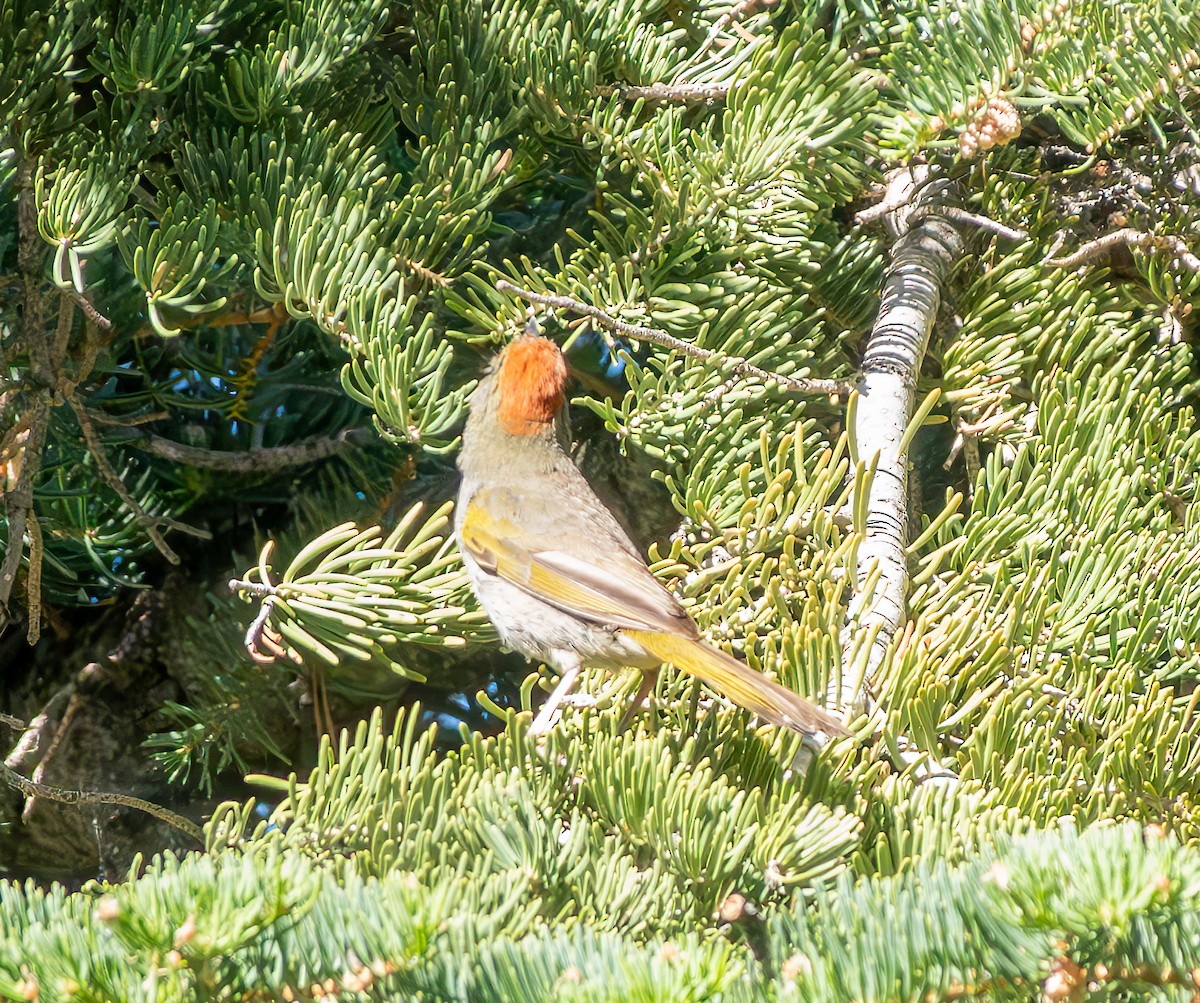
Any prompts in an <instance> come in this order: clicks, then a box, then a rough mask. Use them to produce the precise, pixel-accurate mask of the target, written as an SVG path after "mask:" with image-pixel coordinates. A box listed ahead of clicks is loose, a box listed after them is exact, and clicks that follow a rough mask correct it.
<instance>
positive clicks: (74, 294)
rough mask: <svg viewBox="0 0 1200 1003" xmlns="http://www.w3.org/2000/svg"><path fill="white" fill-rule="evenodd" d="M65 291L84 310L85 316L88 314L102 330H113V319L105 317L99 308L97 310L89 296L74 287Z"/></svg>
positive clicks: (89, 318)
mask: <svg viewBox="0 0 1200 1003" xmlns="http://www.w3.org/2000/svg"><path fill="white" fill-rule="evenodd" d="M65 292H66V294H67V295H68V296H70V297H71V299H73V300H74V301H75V302H76V303H77V304H78V305H79V309H80V310H82V311H83V313H84V316H86V317H87V319H88V320H90V321H91V322H92V323H93V324H95V325H96V326H97V327H98V328H100V330H102V331H105V332H108V331H111V330H112V326H113V325H112V321H111V320H109V319H108V318H107V317H105V316H104V314H102V313H101V312H100V311H99V310H97V309H96V307H95V305H94V304H93V303H92V301H91V300H90V299H88V298H87V296H85V295H84V294H83V293H81V292H80V291H79V290H78V289H75V288H74V287H71V288H70V289H67V290H65Z"/></svg>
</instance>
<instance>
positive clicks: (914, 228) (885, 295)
mask: <svg viewBox="0 0 1200 1003" xmlns="http://www.w3.org/2000/svg"><path fill="white" fill-rule="evenodd" d="M923 180H924V179H922V178H915V177H914V176H913V175H912V174H910V172H907V171H905V172H903V173H900V174H897V176H896V177H895V178H894V179H893V180H892V182H891V184H890V185H889V189H888V192H887V194H886V195H885V197H884V202H885V203H888V204H892V205H895V206H898V207H899V208H898V210H897V211H894V212H893V214H892V215H891V216H889V225H892V226H894V227H895V230H896V232H897V233H898V234H899V239H898V240H897V241H896V243H895V244H894V245H893V247H892V250H891V261H890V263H889V265H888V269H887V272H886V275H885V278H884V285H883V292H882V297H881V302H880V308H879V315H878V316H877V318H876V320H875V325H874V327H873V329H872V331H871V335H870V337H869V339H868V342H867V348H866V353H865V355H864V356H863V367H862V377H861V379H860V380H859V383H858V395H859V396H858V404H857V414H856V418H855V426H854V429H853V435H854V439H855V442H856V444H857V448H858V456H859V459H860V461H861V462H863V463H865V464H866V465H867V466H868V467H870V466H871V464H872V462H874V463H875V464H876V467H875V476H874V478H873V480H872V482H871V493H870V500H869V505H868V514H867V520H866V523H867V524H866V538H865V539H864V540H863V542H862V544H861V545H860V547H859V550H858V555H857V560H858V567H857V576H856V577H857V582H858V583H859V584H860V586H861V583H863V582H865V581H866V580H867V578H868V576H869V575H870V574H871V572H872V571H874V570H877V571H878V573H879V579H878V582H877V583H876V585H875V587H874V589H872V590H871V591H870V594H869V595H868V594H866V593H864V592H863V591H862V590H861V588H860V589H859V590H857V591H856V592H855V595H854V597H853V598H852V600H851V603H850V609H849V616H848V621H849V622H848V623H847V627H846V634H845V637H844V642H843V664H844V665H849V664H851V660H852V658H853V656H854V654H855V653H856V652H857V651H858V649H859V646H860V645H861V644H863V643H866V642H867V639H870V642H869V643H870V652H869V655H868V657H867V660H866V671H865V673H864V676H863V686H862V688H861V690H860V692H858V693H856V694H853V695H852V697H851V702H852V704H853V705H854V706H855V709H858V710H862V709H865V707H866V703H867V698H868V693H867V691H868V690H869V688H870V685H871V680H872V677H873V676H874V675H875V673H876V672H877V670H878V669H879V667H880V665H881V663H882V662H883V660H884V658H885V656H886V653H887V650H888V648H889V647H890V646H891V644H892V642H893V639H894V638H895V636H896V634H897V632H898V631H899V630H900V629H901V628H902V627H903V625H904V621H905V598H906V594H907V591H908V563H907V559H906V557H905V546H906V544H907V542H908V528H909V512H908V458H907V456H905V455H904V454H903V453H902V452H901V444H902V440H903V437H904V432H905V429H906V428H907V427H908V424H909V422H910V420H911V419H912V416H913V413H914V409H915V404H916V388H917V378H918V376H919V374H920V372H921V363H922V360H923V358H924V355H925V348H926V344H927V342H928V340H929V334H930V331H931V330H932V329H933V325H934V320H935V318H936V317H937V312H938V305H939V303H940V302H941V295H942V288H943V286H944V284H945V282H946V280H947V278H948V276H949V273H950V270H951V268H952V267H953V266H954V264H955V262H956V261H957V260H958V259H959V258H960V257H961V256H962V254H963V239H962V237H961V236H960V234H959V233H958V231H957V229H956V228H955V227H954V226H953V225H952V224H951V222H950V221H949V218H948V217H947V215H946V214H943V213H941V212H939V209H940V207H941V206H943V205H945V203H946V202H947V200H948V198H949V184H948V183H947V182H944V181H933V182H925V183H922V181H923ZM843 699H844V697H843Z"/></svg>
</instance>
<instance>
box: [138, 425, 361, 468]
mask: <svg viewBox="0 0 1200 1003" xmlns="http://www.w3.org/2000/svg"><path fill="white" fill-rule="evenodd" d="M368 438H369V435H368V433H367V432H365V431H364V430H362V429H356V428H351V429H347V430H346V431H344V432H340V433H338V434H337V435H335V436H334V437H333V438H329V439H309V440H308V441H307V442H296V443H293V444H292V445H290V446H261V447H259V448H257V449H248V450H246V451H245V452H244V453H223V452H219V451H217V450H215V449H201V448H200V447H198V446H185V445H184V444H183V443H181V442H175V441H174V440H173V439H164V438H162V437H161V436H158V435H150V434H148V433H143V434H141V435H139V436H138V437H137V438H135V439H133V440H132V441H131V443H130V445H132V446H134V447H135V448H136V449H140V450H142V451H143V452H146V453H149V454H150V455H151V456H157V457H158V458H159V459H162V460H171V461H172V462H174V463H183V464H186V465H187V466H189V467H196V468H197V469H201V470H219V471H221V472H223V473H227V474H250V473H273V472H275V471H279V470H287V469H289V468H291V467H302V466H304V465H305V464H306V463H315V462H316V461H317V460H323V459H325V458H326V457H329V456H336V455H337V454H338V453H344V452H346V451H347V450H350V449H355V448H357V447H359V446H361V445H362V444H363V443H364V442H366V441H367V439H368Z"/></svg>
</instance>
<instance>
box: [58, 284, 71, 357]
mask: <svg viewBox="0 0 1200 1003" xmlns="http://www.w3.org/2000/svg"><path fill="white" fill-rule="evenodd" d="M74 320H75V306H74V304H73V303H72V302H71V299H70V297H68V296H66V295H65V294H64V295H63V296H60V297H59V300H58V328H57V330H56V331H55V332H54V362H55V364H56V365H61V364H62V360H63V359H64V358H65V357H66V354H67V345H68V344H70V341H71V328H72V327H74V324H73V323H72V322H73V321H74Z"/></svg>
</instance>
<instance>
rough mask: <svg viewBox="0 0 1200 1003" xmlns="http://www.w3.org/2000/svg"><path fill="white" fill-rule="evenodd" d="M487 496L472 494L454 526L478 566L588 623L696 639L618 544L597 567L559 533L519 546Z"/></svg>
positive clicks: (666, 595) (667, 596)
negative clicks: (548, 540)
mask: <svg viewBox="0 0 1200 1003" xmlns="http://www.w3.org/2000/svg"><path fill="white" fill-rule="evenodd" d="M488 494H490V492H489V491H488V490H487V489H485V490H484V491H481V492H479V493H478V494H477V495H476V496H475V497H474V498H472V499H471V501H470V503H469V504H468V506H467V513H466V516H465V518H464V519H463V522H462V525H461V526H460V528H459V538H460V542H461V543H462V546H463V548H464V549H465V550H466V551H467V552H468V553H469V554H470V555H471V557H473V558H474V559H475V561H476V563H477V564H478V565H479V566H480V567H481V568H482V569H483V570H484V571H486V572H488V573H489V574H493V575H496V576H498V577H500V578H503V579H504V580H505V581H508V582H510V583H512V584H513V585H515V586H517V587H518V588H520V589H522V590H523V591H525V592H527V593H529V594H530V595H532V596H534V597H535V598H538V599H541V600H542V601H543V602H546V603H548V604H549V605H551V606H554V607H556V608H558V609H561V610H563V611H564V612H566V613H571V614H572V615H574V616H577V617H579V618H580V619H582V620H587V621H589V622H591V623H595V624H599V625H601V626H607V627H624V628H627V629H631V630H652V631H667V632H669V633H672V634H684V635H686V636H688V637H694V636H696V634H697V631H696V626H695V624H693V623H692V621H691V618H690V617H689V616H688V615H687V613H686V612H684V610H683V607H682V606H680V605H679V602H678V600H676V598H675V597H674V596H673V595H671V593H670V592H668V591H667V590H666V589H665V588H663V587H662V585H661V584H659V581H658V579H656V578H655V577H654V576H653V575H652V574H651V573H650V570H649V569H648V568H647V567H646V566H645V565H644V564H643V563H642V562H641V561H639V560H637V559H636V558H635V557H633V556H632V555H631V554H628V553H626V552H625V550H624V549H623V548H619V547H615V546H614V547H613V548H612V550H611V551H610V552H608V553H606V554H605V556H604V566H603V567H601V566H600V565H599V564H597V563H593V562H592V561H590V560H588V559H586V558H584V557H581V556H580V555H579V554H578V553H577V552H572V551H571V550H569V549H568V539H569V538H567V539H564V538H563V536H560V537H559V539H556V540H555V541H553V543H551V544H549V545H543V546H542V547H539V548H538V549H531V548H529V547H526V546H523V545H522V544H521V543H519V542H517V541H518V540H520V539H521V537H522V535H523V534H522V533H521V532H520V531H518V530H517V529H516V527H515V524H514V522H513V521H511V520H510V519H508V518H505V517H503V516H501V517H496V516H493V515H492V514H490V513H491V512H493V511H495V507H494V506H492V505H489V504H488V499H487V498H486V497H485V496H486V495H488ZM498 500H499V499H498ZM501 511H503V505H501Z"/></svg>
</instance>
